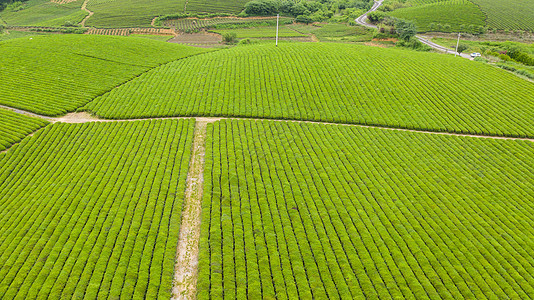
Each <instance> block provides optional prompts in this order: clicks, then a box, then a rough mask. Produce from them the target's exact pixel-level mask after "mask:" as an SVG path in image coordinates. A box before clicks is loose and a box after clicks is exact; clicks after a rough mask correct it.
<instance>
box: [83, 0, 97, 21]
mask: <svg viewBox="0 0 534 300" xmlns="http://www.w3.org/2000/svg"><path fill="white" fill-rule="evenodd" d="M87 2H89V0H85V1H83V4H82V10H84V11H86V12H88V13H89V14H88V15H87V16H86V17H85V18H83V20H82V21H81V22H80V25H81V26H82V27H85V21H87V19H89V18H90V17H91V16H92V15H93V14H94V12H92V11H90V10H88V9H87Z"/></svg>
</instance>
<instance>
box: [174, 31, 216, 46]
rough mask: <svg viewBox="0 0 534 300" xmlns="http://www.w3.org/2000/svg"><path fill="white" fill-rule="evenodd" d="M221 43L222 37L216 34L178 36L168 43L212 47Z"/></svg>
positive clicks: (202, 33)
mask: <svg viewBox="0 0 534 300" xmlns="http://www.w3.org/2000/svg"><path fill="white" fill-rule="evenodd" d="M221 41H222V37H221V36H220V35H218V34H216V33H211V32H199V33H184V34H179V35H177V36H175V37H174V38H172V39H170V40H169V41H168V42H170V43H177V44H184V45H192V46H204V47H213V46H217V45H220V44H221Z"/></svg>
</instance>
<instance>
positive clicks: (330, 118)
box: [84, 43, 534, 137]
mask: <svg viewBox="0 0 534 300" xmlns="http://www.w3.org/2000/svg"><path fill="white" fill-rule="evenodd" d="M84 109H85V110H88V111H91V112H93V113H95V114H97V115H98V116H101V117H105V118H136V117H145V118H146V117H158V116H235V117H252V118H273V119H293V120H313V121H327V122H336V123H358V124H367V125H377V126H388V127H400V128H411V129H423V130H431V131H447V132H457V133H473V134H484V135H499V136H502V135H505V136H528V137H534V124H533V123H532V119H533V118H534V86H533V85H532V84H531V83H530V82H528V81H526V80H523V79H521V78H518V77H516V76H514V75H513V74H509V73H507V72H505V71H503V70H499V69H497V68H493V67H491V66H488V65H485V64H479V63H475V62H471V61H468V60H460V59H457V58H454V57H452V56H451V57H449V56H443V55H439V54H428V53H417V52H412V51H403V50H399V49H381V48H375V47H365V46H359V45H346V44H332V43H325V44H323V43H285V44H284V43H282V44H280V45H279V46H278V47H275V46H274V45H252V46H242V47H234V48H232V49H229V50H224V51H216V52H212V53H208V54H205V55H201V56H195V57H190V58H187V59H183V60H180V61H177V62H173V63H170V64H167V65H164V66H161V67H158V68H156V69H154V70H151V71H149V72H147V73H145V74H143V75H141V76H139V77H138V78H136V79H134V80H132V81H130V82H128V83H127V84H124V85H122V86H120V87H118V88H116V89H113V90H111V91H110V92H109V93H106V94H104V95H102V96H101V97H98V98H96V99H95V100H94V101H92V102H91V103H89V104H88V105H86V106H85V107H84Z"/></svg>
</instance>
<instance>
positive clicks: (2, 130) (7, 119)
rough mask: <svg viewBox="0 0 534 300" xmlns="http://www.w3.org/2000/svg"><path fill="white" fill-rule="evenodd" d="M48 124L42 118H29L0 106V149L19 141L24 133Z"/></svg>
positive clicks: (26, 133) (24, 135)
mask: <svg viewBox="0 0 534 300" xmlns="http://www.w3.org/2000/svg"><path fill="white" fill-rule="evenodd" d="M46 124H48V122H46V121H45V120H43V119H37V118H30V117H26V116H24V115H21V114H17V113H15V112H12V111H9V110H6V109H2V108H0V151H3V150H5V149H7V148H9V147H10V146H11V145H13V144H15V143H18V142H20V141H21V140H22V139H23V138H24V137H26V135H28V134H30V133H32V132H34V131H36V130H37V129H39V128H41V127H43V126H45V125H46Z"/></svg>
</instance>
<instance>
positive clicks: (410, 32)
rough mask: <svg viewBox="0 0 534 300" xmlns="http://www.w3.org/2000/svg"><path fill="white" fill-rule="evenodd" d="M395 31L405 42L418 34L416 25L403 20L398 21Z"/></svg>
mask: <svg viewBox="0 0 534 300" xmlns="http://www.w3.org/2000/svg"><path fill="white" fill-rule="evenodd" d="M395 29H396V30H397V33H398V34H399V38H400V39H402V40H404V41H409V40H410V39H411V38H412V37H414V36H415V35H416V34H417V27H416V26H415V24H414V23H413V22H411V21H406V20H403V19H399V20H397V23H395Z"/></svg>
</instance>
